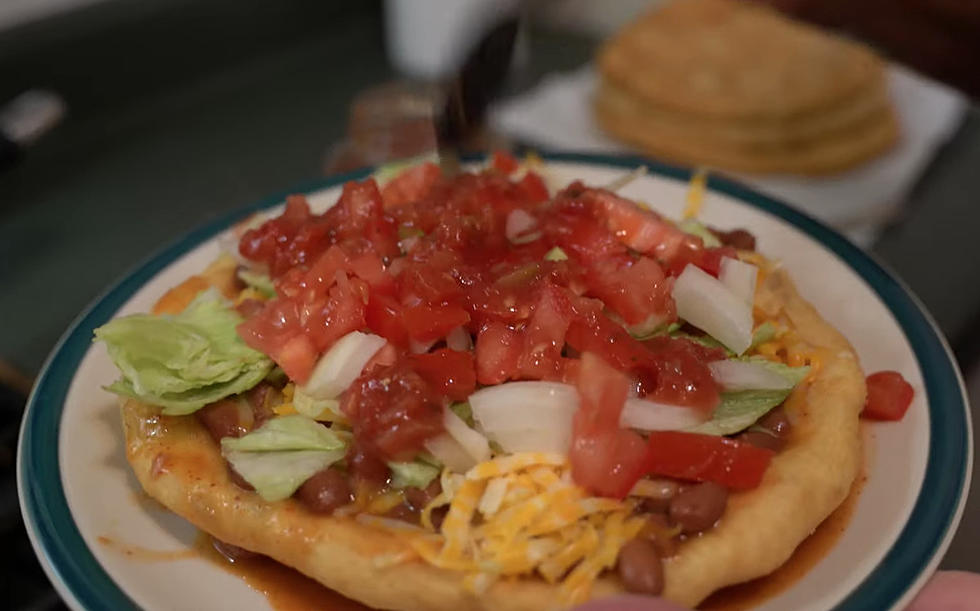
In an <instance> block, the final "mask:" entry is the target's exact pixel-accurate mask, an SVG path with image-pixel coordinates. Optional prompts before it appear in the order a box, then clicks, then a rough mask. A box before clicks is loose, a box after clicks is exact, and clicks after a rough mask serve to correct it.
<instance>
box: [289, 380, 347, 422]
mask: <svg viewBox="0 0 980 611" xmlns="http://www.w3.org/2000/svg"><path fill="white" fill-rule="evenodd" d="M293 407H294V408H296V411H297V412H299V413H300V414H302V415H304V416H306V417H308V418H313V419H314V420H326V421H328V422H335V421H344V422H346V421H347V419H346V418H344V416H343V415H342V414H341V413H340V401H338V400H337V399H317V398H316V397H313V396H310V395H308V394H306V393H305V392H303V391H302V390H300V389H299V387H297V388H296V389H295V390H294V391H293Z"/></svg>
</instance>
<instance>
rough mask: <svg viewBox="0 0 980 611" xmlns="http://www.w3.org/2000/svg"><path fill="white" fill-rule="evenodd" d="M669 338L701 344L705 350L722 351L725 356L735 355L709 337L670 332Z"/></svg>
mask: <svg viewBox="0 0 980 611" xmlns="http://www.w3.org/2000/svg"><path fill="white" fill-rule="evenodd" d="M670 336H671V337H673V338H674V339H686V340H689V341H692V342H694V343H695V344H701V345H702V346H705V347H706V348H718V349H719V350H724V351H725V355H727V356H735V353H734V352H732V351H731V350H729V349H728V348H726V347H725V345H724V344H722V343H721V342H719V341H718V340H716V339H715V338H713V337H711V336H710V335H692V334H690V333H685V332H684V331H679V330H676V329H675V330H674V331H671V332H670Z"/></svg>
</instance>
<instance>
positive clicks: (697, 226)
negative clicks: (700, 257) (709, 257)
mask: <svg viewBox="0 0 980 611" xmlns="http://www.w3.org/2000/svg"><path fill="white" fill-rule="evenodd" d="M677 227H678V228H679V229H680V230H681V231H683V232H684V233H687V234H690V235H693V236H697V237H699V238H701V241H702V242H704V245H705V247H706V248H718V247H719V246H721V240H719V239H718V236H716V235H715V234H713V233H711V230H710V229H708V228H707V227H705V226H704V224H702V223H701V222H700V221H698V220H697V219H694V218H689V219H684V220H683V221H681V222H680V223H678V224H677Z"/></svg>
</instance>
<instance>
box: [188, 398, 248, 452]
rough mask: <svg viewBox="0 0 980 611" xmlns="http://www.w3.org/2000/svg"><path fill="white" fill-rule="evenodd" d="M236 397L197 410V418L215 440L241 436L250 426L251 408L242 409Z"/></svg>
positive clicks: (219, 440)
mask: <svg viewBox="0 0 980 611" xmlns="http://www.w3.org/2000/svg"><path fill="white" fill-rule="evenodd" d="M243 407H247V406H243V405H242V404H241V403H240V402H239V401H238V400H237V399H234V398H229V399H222V400H221V401H216V402H214V403H211V404H210V405H205V406H204V407H202V408H201V409H199V410H198V411H197V418H198V420H200V421H201V423H202V424H203V425H204V426H205V428H207V429H208V432H209V433H211V437H213V438H214V440H215V441H217V442H219V443H220V442H221V440H222V438H224V437H241V436H242V435H244V434H245V433H248V431H249V430H250V429H251V428H252V425H253V423H254V418H253V416H252V413H251V410H249V409H243Z"/></svg>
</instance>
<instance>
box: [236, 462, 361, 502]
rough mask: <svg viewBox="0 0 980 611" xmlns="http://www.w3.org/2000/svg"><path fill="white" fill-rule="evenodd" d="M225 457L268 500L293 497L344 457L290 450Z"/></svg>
mask: <svg viewBox="0 0 980 611" xmlns="http://www.w3.org/2000/svg"><path fill="white" fill-rule="evenodd" d="M224 456H225V458H226V459H227V460H228V462H229V463H231V466H232V467H233V468H234V469H235V471H236V472H237V473H238V474H239V475H241V476H242V478H243V479H244V480H245V481H247V482H248V483H250V484H252V487H253V488H255V491H256V492H258V493H259V496H261V497H262V498H263V499H265V500H267V501H281V500H282V499H286V498H289V497H290V496H292V495H293V493H294V492H296V489H297V488H299V487H300V486H302V485H303V482H305V481H306V480H308V479H310V478H311V477H313V476H314V475H316V474H317V473H318V472H320V471H322V470H324V469H326V468H327V467H329V466H330V465H332V464H333V463H335V462H337V461H338V460H340V459H341V458H343V457H344V451H343V450H331V451H323V450H289V451H284V452H240V451H238V450H228V451H226V452H224Z"/></svg>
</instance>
